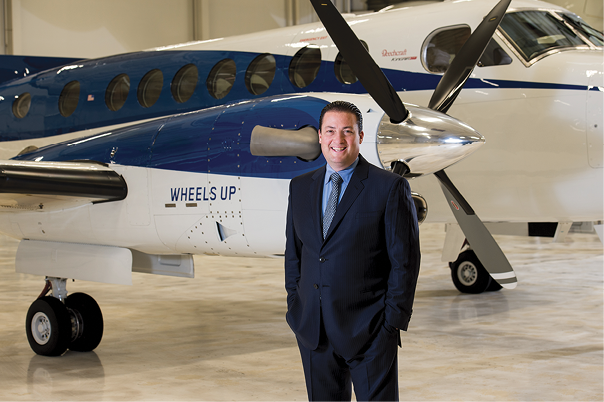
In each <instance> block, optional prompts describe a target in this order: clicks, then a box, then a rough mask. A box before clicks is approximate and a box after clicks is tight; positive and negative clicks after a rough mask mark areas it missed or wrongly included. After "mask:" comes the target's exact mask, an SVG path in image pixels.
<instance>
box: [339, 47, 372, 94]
mask: <svg viewBox="0 0 604 402" xmlns="http://www.w3.org/2000/svg"><path fill="white" fill-rule="evenodd" d="M361 43H362V44H363V46H365V49H366V50H367V51H369V46H368V45H367V42H365V41H364V40H361ZM333 68H334V73H335V75H336V78H337V79H338V81H340V82H341V83H342V84H354V83H355V82H357V81H358V78H357V77H356V75H354V73H353V72H352V70H351V69H350V66H349V65H348V62H346V60H345V59H344V57H342V53H338V55H337V56H336V61H335V62H334V65H333Z"/></svg>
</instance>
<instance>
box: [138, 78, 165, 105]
mask: <svg viewBox="0 0 604 402" xmlns="http://www.w3.org/2000/svg"><path fill="white" fill-rule="evenodd" d="M163 85H164V75H163V74H162V72H161V71H160V70H158V69H155V70H151V71H149V72H148V73H147V74H145V76H144V77H143V79H142V80H141V82H140V84H138V91H137V93H136V96H137V98H138V103H140V104H141V106H142V107H151V106H153V105H154V104H155V102H157V100H158V99H159V95H160V94H161V89H162V86H163Z"/></svg>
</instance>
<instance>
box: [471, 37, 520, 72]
mask: <svg viewBox="0 0 604 402" xmlns="http://www.w3.org/2000/svg"><path fill="white" fill-rule="evenodd" d="M506 64H512V58H511V57H510V56H509V55H508V54H507V53H506V52H505V50H503V48H502V47H501V46H499V44H498V43H497V42H495V40H494V39H493V38H491V41H490V42H489V44H488V45H487V47H486V49H485V50H484V53H483V54H482V57H481V58H480V60H479V61H478V67H489V66H503V65H506Z"/></svg>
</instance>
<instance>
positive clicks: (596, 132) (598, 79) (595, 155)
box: [585, 72, 604, 168]
mask: <svg viewBox="0 0 604 402" xmlns="http://www.w3.org/2000/svg"><path fill="white" fill-rule="evenodd" d="M603 104H604V75H603V74H602V73H601V72H600V73H598V72H596V73H595V74H593V75H592V76H591V77H589V84H588V86H587V104H586V107H585V113H586V114H585V125H586V131H587V159H588V160H589V165H590V166H591V167H593V168H601V167H602V166H603V164H602V159H603V153H604V141H603V140H602V133H603V127H602V126H603V121H604V119H603V116H602V108H603Z"/></svg>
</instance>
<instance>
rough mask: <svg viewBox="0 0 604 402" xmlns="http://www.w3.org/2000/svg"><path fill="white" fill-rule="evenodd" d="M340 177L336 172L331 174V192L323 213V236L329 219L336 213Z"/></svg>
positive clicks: (329, 222)
mask: <svg viewBox="0 0 604 402" xmlns="http://www.w3.org/2000/svg"><path fill="white" fill-rule="evenodd" d="M342 181H343V180H342V178H341V177H340V175H339V174H338V173H337V172H334V173H332V175H331V194H329V200H328V201H327V208H325V215H323V238H324V239H325V236H327V231H328V230H329V226H330V225H331V221H332V220H333V217H334V216H335V214H336V208H337V207H338V200H339V199H340V185H341V184H342Z"/></svg>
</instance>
